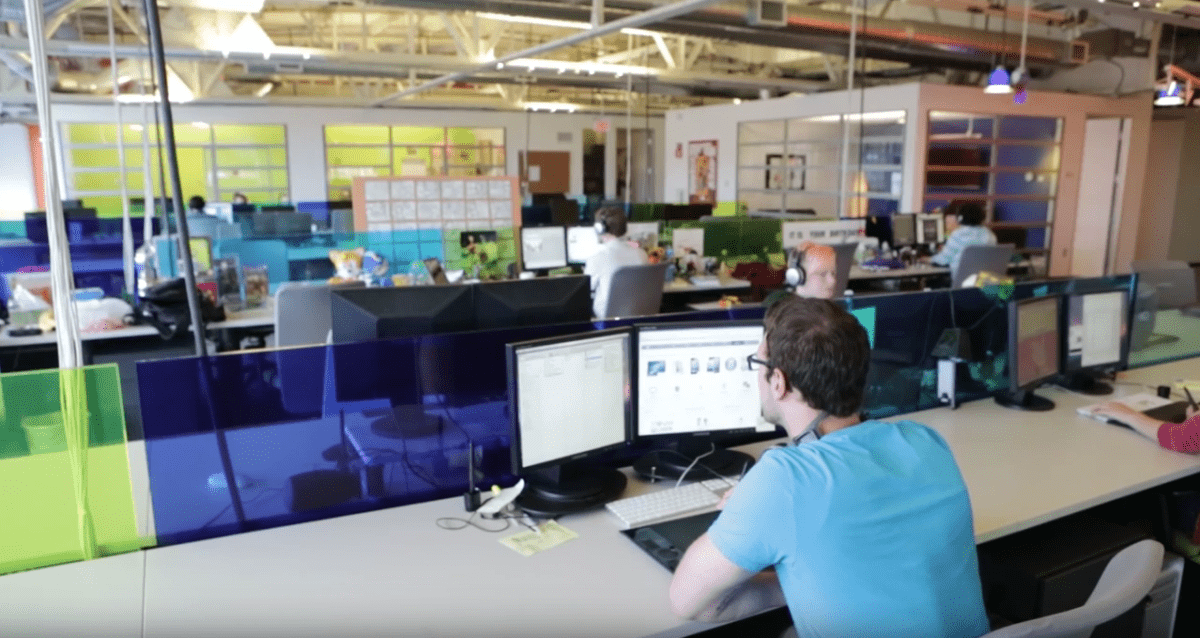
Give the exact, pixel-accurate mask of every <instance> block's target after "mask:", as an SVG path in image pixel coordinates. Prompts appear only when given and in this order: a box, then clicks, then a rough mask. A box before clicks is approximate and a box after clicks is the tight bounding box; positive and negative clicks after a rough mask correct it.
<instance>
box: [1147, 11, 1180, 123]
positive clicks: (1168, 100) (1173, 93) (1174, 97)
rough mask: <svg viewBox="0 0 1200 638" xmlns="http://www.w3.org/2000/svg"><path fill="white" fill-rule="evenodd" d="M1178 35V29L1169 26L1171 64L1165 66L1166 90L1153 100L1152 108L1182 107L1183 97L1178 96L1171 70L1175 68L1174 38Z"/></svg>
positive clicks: (1176, 85) (1178, 91)
mask: <svg viewBox="0 0 1200 638" xmlns="http://www.w3.org/2000/svg"><path fill="white" fill-rule="evenodd" d="M1178 33H1179V27H1177V26H1175V25H1171V63H1170V64H1168V65H1167V68H1166V73H1167V88H1165V89H1163V90H1161V91H1159V92H1158V96H1157V97H1155V98H1154V106H1183V101H1184V100H1183V95H1181V94H1180V90H1179V83H1178V82H1176V81H1175V76H1174V75H1173V74H1172V72H1171V69H1173V68H1174V66H1175V36H1176V35H1178Z"/></svg>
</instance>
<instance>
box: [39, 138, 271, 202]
mask: <svg viewBox="0 0 1200 638" xmlns="http://www.w3.org/2000/svg"><path fill="white" fill-rule="evenodd" d="M146 132H147V133H148V134H149V136H150V144H151V157H150V170H151V178H152V181H153V184H154V194H155V196H161V195H162V181H161V180H160V178H159V171H160V166H162V165H163V164H162V163H160V159H163V160H164V161H165V157H164V158H160V153H159V151H158V133H159V131H158V129H157V127H152V128H151V129H149V131H146ZM122 135H123V136H124V142H125V166H126V174H125V180H126V188H127V189H128V194H129V196H130V197H131V198H137V197H142V196H143V194H144V187H143V182H142V174H143V162H142V159H143V156H142V135H143V127H142V125H140V124H127V125H125V127H124V130H123V131H122ZM62 140H63V141H62V145H63V166H64V169H65V171H66V175H67V176H66V180H67V184H66V191H67V196H68V197H70V198H80V199H83V200H84V203H85V204H86V205H87V206H89V207H93V208H96V209H97V211H99V214H100V215H104V216H115V215H120V214H121V171H120V161H119V158H118V152H117V126H116V125H115V124H96V123H66V124H63V125H62ZM175 145H176V155H177V157H178V160H179V176H180V182H181V188H182V189H183V194H184V197H185V198H187V197H191V196H192V195H201V196H203V197H204V198H205V199H207V200H209V201H229V200H230V198H232V196H233V194H234V193H235V192H241V193H245V194H246V196H247V197H248V198H249V199H250V201H252V202H260V203H261V202H280V201H288V200H289V199H290V195H289V187H288V167H287V127H285V126H283V125H275V124H206V123H202V122H195V123H190V124H176V125H175ZM167 190H168V191H170V186H169V185H168V186H167Z"/></svg>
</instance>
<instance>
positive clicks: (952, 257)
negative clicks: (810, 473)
mask: <svg viewBox="0 0 1200 638" xmlns="http://www.w3.org/2000/svg"><path fill="white" fill-rule="evenodd" d="M986 219H987V213H986V212H985V211H984V210H983V205H981V204H979V203H978V202H963V204H962V205H961V206H959V208H958V228H955V229H954V232H952V233H950V236H949V237H947V238H946V245H944V246H942V249H941V250H939V251H938V253H937V254H936V255H934V256H932V257H930V258H929V263H931V264H934V265H935V266H948V267H950V268H955V267H957V266H958V260H959V258H960V257H961V256H962V251H963V249H964V248H966V247H967V246H977V245H984V246H995V245H996V235H995V234H994V233H992V231H991V230H990V229H988V227H986V226H984V225H983V222H984V220H986ZM947 232H949V228H947Z"/></svg>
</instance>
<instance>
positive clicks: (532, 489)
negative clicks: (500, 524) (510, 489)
mask: <svg viewBox="0 0 1200 638" xmlns="http://www.w3.org/2000/svg"><path fill="white" fill-rule="evenodd" d="M522 478H524V479H525V489H524V490H523V491H522V492H521V495H520V496H518V497H517V499H516V501H515V502H516V504H517V506H518V507H520V508H521V509H523V510H525V511H526V512H528V513H529V514H530V515H532V516H537V517H539V518H554V517H556V516H561V515H563V514H573V513H575V512H582V511H584V510H588V509H592V508H593V507H599V506H601V505H604V504H605V503H607V502H609V501H611V500H614V499H616V498H617V497H619V496H620V495H621V492H624V491H625V482H626V478H625V475H624V474H622V473H621V472H620V471H618V470H615V469H612V468H608V467H601V466H597V465H592V464H590V463H582V462H580V463H564V464H562V465H557V466H555V467H552V468H548V469H543V470H535V471H533V472H529V473H527V474H525V475H524V476H523V477H522Z"/></svg>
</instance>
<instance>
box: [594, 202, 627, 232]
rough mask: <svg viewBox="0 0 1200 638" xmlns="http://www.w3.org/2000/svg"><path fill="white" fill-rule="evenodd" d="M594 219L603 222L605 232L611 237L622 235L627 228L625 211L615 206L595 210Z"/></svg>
mask: <svg viewBox="0 0 1200 638" xmlns="http://www.w3.org/2000/svg"><path fill="white" fill-rule="evenodd" d="M596 221H597V222H603V223H604V228H605V232H607V233H608V234H610V235H612V236H613V237H624V236H625V233H626V232H627V231H628V230H629V223H628V220H626V219H625V211H623V210H621V209H620V208H618V207H617V206H605V207H603V208H601V209H600V210H598V211H596Z"/></svg>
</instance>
